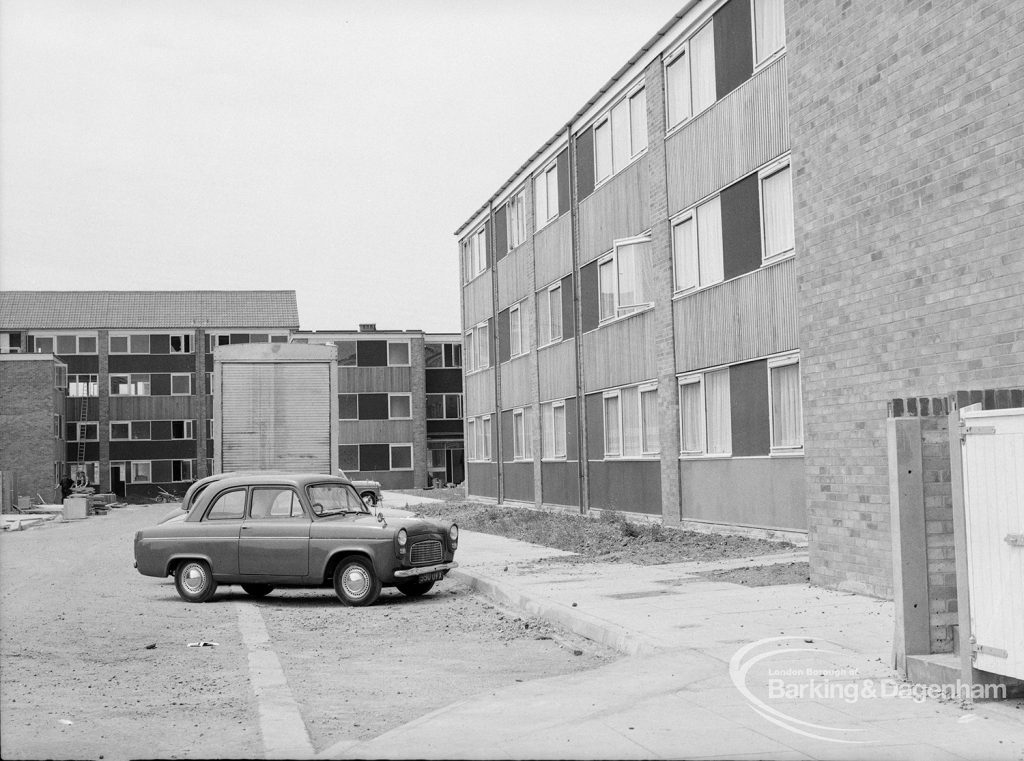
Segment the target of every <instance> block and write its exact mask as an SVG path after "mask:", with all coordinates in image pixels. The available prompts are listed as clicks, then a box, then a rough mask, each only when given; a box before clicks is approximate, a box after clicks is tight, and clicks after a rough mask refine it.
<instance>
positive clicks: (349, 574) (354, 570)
mask: <svg viewBox="0 0 1024 761" xmlns="http://www.w3.org/2000/svg"><path fill="white" fill-rule="evenodd" d="M341 586H342V587H343V588H344V589H345V594H347V595H348V596H349V597H353V598H358V597H362V596H363V595H365V594H366V591H367V590H368V589H369V588H370V576H369V574H367V573H366V570H365V569H363V568H360V567H359V566H352V567H351V568H348V569H346V570H345V575H344V576H342V578H341Z"/></svg>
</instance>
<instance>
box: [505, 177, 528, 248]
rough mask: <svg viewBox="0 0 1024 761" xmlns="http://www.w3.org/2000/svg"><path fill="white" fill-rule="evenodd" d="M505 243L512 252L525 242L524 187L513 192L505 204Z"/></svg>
mask: <svg viewBox="0 0 1024 761" xmlns="http://www.w3.org/2000/svg"><path fill="white" fill-rule="evenodd" d="M505 242H506V243H507V244H508V250H509V251H512V250H514V249H516V248H518V247H519V246H521V245H523V244H524V243H525V242H526V187H525V186H524V187H521V188H519V190H517V191H516V192H514V193H513V194H512V195H511V196H510V197H509V199H508V201H507V202H506V226H505Z"/></svg>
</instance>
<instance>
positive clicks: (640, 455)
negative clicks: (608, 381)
mask: <svg viewBox="0 0 1024 761" xmlns="http://www.w3.org/2000/svg"><path fill="white" fill-rule="evenodd" d="M632 389H636V410H635V413H636V415H635V417H636V421H637V441H639V443H640V451H638V452H635V453H627V452H626V430H625V420H626V414H625V410H624V403H625V400H624V399H623V393H622V392H623V391H627V390H632ZM651 392H654V393H655V394H657V393H658V382H657V381H644V382H643V383H630V384H628V385H625V386H619V387H618V388H613V389H607V390H605V391H603V392H602V394H601V416H602V424H603V426H604V459H605V460H616V461H620V460H651V459H656V458H658V457H660V455H661V439H660V429H659V431H658V434H659V435H658V438H657V446H658V449H656V450H647V449H645V448H644V441H645V439H647V438H648V436H646V435H645V434H646V425H645V424H644V407H643V397H644V394H647V393H651ZM609 399H615V400H616V406H617V419H616V424H617V430H618V451H616V452H609V451H608V423H607V421H608V408H607V400H609ZM656 417H657V416H656Z"/></svg>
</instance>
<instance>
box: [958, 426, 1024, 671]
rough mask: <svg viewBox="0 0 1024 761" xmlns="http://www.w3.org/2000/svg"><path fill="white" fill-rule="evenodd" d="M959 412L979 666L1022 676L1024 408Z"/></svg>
mask: <svg viewBox="0 0 1024 761" xmlns="http://www.w3.org/2000/svg"><path fill="white" fill-rule="evenodd" d="M960 420H961V424H960V430H961V434H962V435H961V441H962V442H963V445H962V447H961V452H962V456H963V485H964V512H965V518H966V520H965V523H966V544H967V569H968V573H967V581H968V586H969V590H970V604H969V608H970V617H971V634H972V638H973V642H974V667H975V668H977V669H981V670H982V671H988V672H991V673H993V674H1002V675H1004V676H1011V677H1015V678H1017V679H1024V409H1012V410H980V409H979V410H975V409H970V408H968V409H964V410H961V412H960Z"/></svg>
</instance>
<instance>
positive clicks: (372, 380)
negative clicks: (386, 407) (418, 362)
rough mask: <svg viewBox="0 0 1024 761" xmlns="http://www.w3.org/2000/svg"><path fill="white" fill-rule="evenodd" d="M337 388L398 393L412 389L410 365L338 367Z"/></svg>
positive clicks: (357, 392) (344, 391) (356, 391)
mask: <svg viewBox="0 0 1024 761" xmlns="http://www.w3.org/2000/svg"><path fill="white" fill-rule="evenodd" d="M338 389H339V390H340V391H341V392H342V393H345V394H360V393H370V392H374V391H380V390H381V389H387V390H388V391H391V392H396V393H400V392H402V391H411V390H412V368H411V367H339V368H338Z"/></svg>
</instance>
